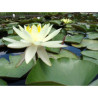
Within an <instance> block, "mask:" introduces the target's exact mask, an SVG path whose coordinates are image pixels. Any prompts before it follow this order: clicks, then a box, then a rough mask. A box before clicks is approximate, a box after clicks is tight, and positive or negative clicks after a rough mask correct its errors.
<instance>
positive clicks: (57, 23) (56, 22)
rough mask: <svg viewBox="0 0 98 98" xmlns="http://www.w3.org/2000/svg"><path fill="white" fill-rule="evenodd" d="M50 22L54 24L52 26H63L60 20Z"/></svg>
mask: <svg viewBox="0 0 98 98" xmlns="http://www.w3.org/2000/svg"><path fill="white" fill-rule="evenodd" d="M49 22H50V23H52V24H56V25H60V24H61V21H60V20H50V21H49Z"/></svg>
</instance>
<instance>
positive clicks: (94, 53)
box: [81, 50, 98, 59]
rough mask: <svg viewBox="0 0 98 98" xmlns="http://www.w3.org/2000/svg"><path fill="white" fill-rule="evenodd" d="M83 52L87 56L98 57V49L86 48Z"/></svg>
mask: <svg viewBox="0 0 98 98" xmlns="http://www.w3.org/2000/svg"><path fill="white" fill-rule="evenodd" d="M81 53H82V54H83V55H85V56H88V57H92V58H95V59H98V51H90V50H86V51H82V52H81Z"/></svg>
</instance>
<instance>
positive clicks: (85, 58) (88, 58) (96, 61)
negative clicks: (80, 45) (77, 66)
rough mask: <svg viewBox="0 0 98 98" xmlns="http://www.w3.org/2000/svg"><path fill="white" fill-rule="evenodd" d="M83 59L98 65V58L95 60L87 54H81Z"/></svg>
mask: <svg viewBox="0 0 98 98" xmlns="http://www.w3.org/2000/svg"><path fill="white" fill-rule="evenodd" d="M83 60H87V61H90V62H93V63H95V64H97V65H98V59H97V60H96V59H94V58H91V57H88V56H84V55H83Z"/></svg>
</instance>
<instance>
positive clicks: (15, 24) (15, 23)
mask: <svg viewBox="0 0 98 98" xmlns="http://www.w3.org/2000/svg"><path fill="white" fill-rule="evenodd" d="M18 24H19V23H18V22H12V23H9V24H7V26H8V27H13V26H17V25H18Z"/></svg>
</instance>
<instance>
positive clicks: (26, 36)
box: [3, 24, 66, 66]
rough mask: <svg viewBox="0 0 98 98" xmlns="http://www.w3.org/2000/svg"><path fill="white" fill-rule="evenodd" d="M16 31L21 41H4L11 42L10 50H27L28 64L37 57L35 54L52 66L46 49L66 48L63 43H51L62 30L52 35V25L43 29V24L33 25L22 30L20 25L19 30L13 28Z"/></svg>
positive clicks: (26, 58)
mask: <svg viewBox="0 0 98 98" xmlns="http://www.w3.org/2000/svg"><path fill="white" fill-rule="evenodd" d="M13 29H14V31H15V32H16V33H17V34H18V35H19V36H20V37H21V38H22V39H21V40H20V41H17V40H14V39H10V38H6V37H4V38H3V39H4V40H6V41H8V42H11V43H10V44H8V47H9V48H17V49H20V48H25V47H27V48H26V51H25V61H26V63H27V64H28V63H29V62H30V61H31V60H32V59H33V58H34V56H35V54H36V53H37V54H38V57H40V58H41V59H42V61H43V62H45V63H46V64H47V65H49V66H51V62H50V60H49V56H48V54H47V52H46V50H45V47H51V48H60V47H66V45H62V44H60V43H61V42H62V41H49V40H51V39H52V38H53V37H55V36H56V35H57V34H58V33H59V32H60V30H61V29H58V30H55V31H53V32H52V33H50V30H51V29H52V25H50V24H46V25H44V26H43V27H41V24H38V25H37V26H36V25H33V26H31V27H30V26H24V28H22V27H21V26H20V25H19V29H17V28H16V27H13Z"/></svg>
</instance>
